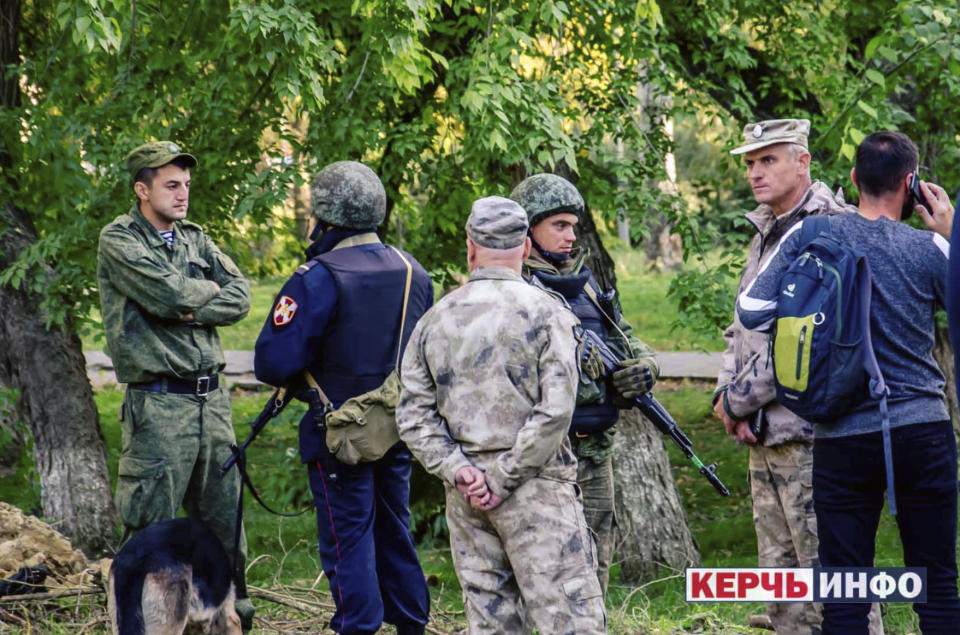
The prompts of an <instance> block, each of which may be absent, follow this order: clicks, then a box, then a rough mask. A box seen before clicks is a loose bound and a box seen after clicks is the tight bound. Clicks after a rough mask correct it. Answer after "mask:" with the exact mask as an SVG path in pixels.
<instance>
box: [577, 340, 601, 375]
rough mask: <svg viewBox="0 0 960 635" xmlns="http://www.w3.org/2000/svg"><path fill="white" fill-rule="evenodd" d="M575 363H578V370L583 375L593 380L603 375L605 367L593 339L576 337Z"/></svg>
mask: <svg viewBox="0 0 960 635" xmlns="http://www.w3.org/2000/svg"><path fill="white" fill-rule="evenodd" d="M577 341H578V342H577V363H578V364H579V365H580V372H581V373H582V374H583V376H584V377H586V378H587V379H589V380H591V381H595V380H597V379H598V378H600V377H603V374H604V372H605V370H606V369H605V368H604V367H603V357H601V355H600V351H598V350H597V347H596V345H594V343H593V340H591V339H589V338H584V339H580V338H579V337H578V338H577Z"/></svg>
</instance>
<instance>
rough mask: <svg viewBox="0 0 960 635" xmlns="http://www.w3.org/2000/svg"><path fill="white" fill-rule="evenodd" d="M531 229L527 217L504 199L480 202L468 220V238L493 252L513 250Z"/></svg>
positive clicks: (496, 197)
mask: <svg viewBox="0 0 960 635" xmlns="http://www.w3.org/2000/svg"><path fill="white" fill-rule="evenodd" d="M527 228H528V225H527V213H526V212H525V211H524V210H523V208H522V207H520V206H519V205H518V204H517V203H515V202H514V201H511V200H510V199H509V198H504V197H502V196H487V197H486V198H481V199H478V200H477V201H475V202H474V203H473V209H471V211H470V216H469V218H467V235H468V236H470V239H471V240H473V242H475V243H476V244H478V245H480V246H481V247H487V248H489V249H511V248H513V247H516V246H517V245H520V244H522V243H523V241H524V239H525V238H526V237H527Z"/></svg>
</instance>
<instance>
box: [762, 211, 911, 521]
mask: <svg viewBox="0 0 960 635" xmlns="http://www.w3.org/2000/svg"><path fill="white" fill-rule="evenodd" d="M800 244H801V245H802V247H801V249H800V255H799V256H797V258H796V259H795V260H794V261H793V262H792V263H791V264H790V267H789V268H788V269H787V271H786V272H785V273H784V274H783V277H782V278H781V279H780V291H779V295H778V297H777V316H776V330H775V332H774V337H773V368H774V378H775V383H776V388H777V401H778V402H779V403H781V404H782V405H783V406H785V407H786V408H787V409H788V410H790V411H791V412H793V413H794V414H796V415H797V416H799V417H802V418H804V419H806V420H807V421H811V422H813V423H818V424H821V425H829V424H830V423H831V422H833V421H836V420H837V418H838V417H840V416H842V415H844V414H846V413H847V412H849V411H851V410H853V409H854V408H855V407H857V406H859V405H861V404H863V403H864V401H867V400H872V401H876V402H877V403H878V406H879V412H880V415H881V417H882V418H883V427H882V429H883V444H884V451H885V452H884V453H885V455H886V458H887V463H888V465H887V481H888V482H887V493H888V496H889V500H890V511H891V513H893V514H896V513H897V512H896V504H895V502H894V500H893V465H892V462H891V461H890V456H891V452H890V450H889V448H890V420H889V416H888V414H887V393H888V389H887V387H886V384H885V382H884V380H883V373H881V372H880V367H879V365H878V364H877V358H876V355H875V354H874V350H873V343H872V340H871V337H870V296H871V292H872V290H871V282H870V263H869V262H867V259H866V257H865V256H863V255H862V254H858V253H857V252H856V251H854V250H853V249H851V248H850V247H848V246H846V245H844V244H842V243H841V242H839V241H838V240H836V238H834V237H833V236H832V235H831V232H830V216H809V217H807V218H805V219H804V220H803V225H801V227H800Z"/></svg>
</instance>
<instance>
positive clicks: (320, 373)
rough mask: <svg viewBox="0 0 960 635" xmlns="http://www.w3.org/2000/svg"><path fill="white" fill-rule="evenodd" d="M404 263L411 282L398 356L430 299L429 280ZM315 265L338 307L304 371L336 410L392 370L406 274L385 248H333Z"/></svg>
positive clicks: (378, 381)
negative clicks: (326, 276) (328, 279)
mask: <svg viewBox="0 0 960 635" xmlns="http://www.w3.org/2000/svg"><path fill="white" fill-rule="evenodd" d="M405 255H407V254H405ZM407 258H408V259H409V260H410V261H411V264H412V265H413V280H412V282H411V285H410V300H409V306H408V308H407V320H406V324H405V327H404V333H403V340H402V342H401V355H402V350H403V347H405V346H406V344H407V339H408V338H409V337H410V333H412V332H413V327H414V326H415V325H416V323H417V320H418V319H420V316H421V315H423V314H424V313H425V312H426V310H427V309H428V308H429V306H430V302H431V298H432V294H433V288H432V287H431V283H430V277H429V276H428V275H427V273H426V272H425V271H424V270H423V268H422V267H420V266H419V264H417V262H416V261H415V260H414V259H413V258H412V257H411V256H409V255H407ZM316 260H318V261H319V262H320V263H322V264H323V265H324V266H325V267H326V268H327V270H328V271H329V272H330V274H331V275H332V276H333V280H334V282H335V283H336V285H337V306H336V309H335V312H334V315H333V319H332V320H331V322H330V324H329V325H328V326H327V328H326V330H325V332H324V339H323V344H322V346H321V352H320V355H319V357H318V359H317V360H316V362H315V363H314V364H312V365H311V366H310V369H309V370H310V372H311V373H312V374H313V376H314V378H315V379H316V380H317V383H319V384H320V386H321V388H323V390H324V392H326V394H327V396H328V397H329V399H330V401H332V402H333V403H334V404H337V405H339V404H340V403H341V402H343V401H344V400H346V399H349V398H350V397H353V396H356V395H359V394H362V393H364V392H367V391H368V390H373V389H374V388H376V387H377V386H379V385H380V384H382V383H383V380H384V379H386V377H387V375H388V374H390V371H392V370H393V367H394V364H395V363H396V360H397V349H396V346H397V333H398V331H399V330H400V311H401V310H402V307H403V289H404V283H405V281H406V275H407V269H406V267H405V266H404V264H403V262H401V260H400V258H399V257H397V255H396V254H395V253H394V252H393V250H392V249H389V248H388V247H386V246H384V247H382V248H379V249H354V248H347V249H337V250H334V251H329V252H327V253H324V254H321V255H319V256H317V257H316Z"/></svg>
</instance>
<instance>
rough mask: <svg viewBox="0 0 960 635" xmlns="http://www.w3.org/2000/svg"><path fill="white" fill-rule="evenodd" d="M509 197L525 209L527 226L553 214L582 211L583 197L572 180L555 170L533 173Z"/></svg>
mask: <svg viewBox="0 0 960 635" xmlns="http://www.w3.org/2000/svg"><path fill="white" fill-rule="evenodd" d="M510 198H512V199H513V200H515V201H516V202H517V203H519V204H520V205H521V207H523V209H525V210H527V217H528V218H529V222H530V227H533V226H534V225H536V224H537V223H539V222H540V221H542V220H543V219H544V218H547V217H548V216H553V215H555V214H575V215H576V217H577V218H580V214H581V213H583V208H584V204H583V197H582V196H580V192H579V191H577V188H576V187H574V185H573V183H571V182H570V181H568V180H567V179H565V178H563V177H562V176H557V175H556V174H534V175H533V176H529V177H527V178H525V179H524V180H522V181H520V183H519V184H517V186H516V187H515V188H513V191H512V192H510Z"/></svg>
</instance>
